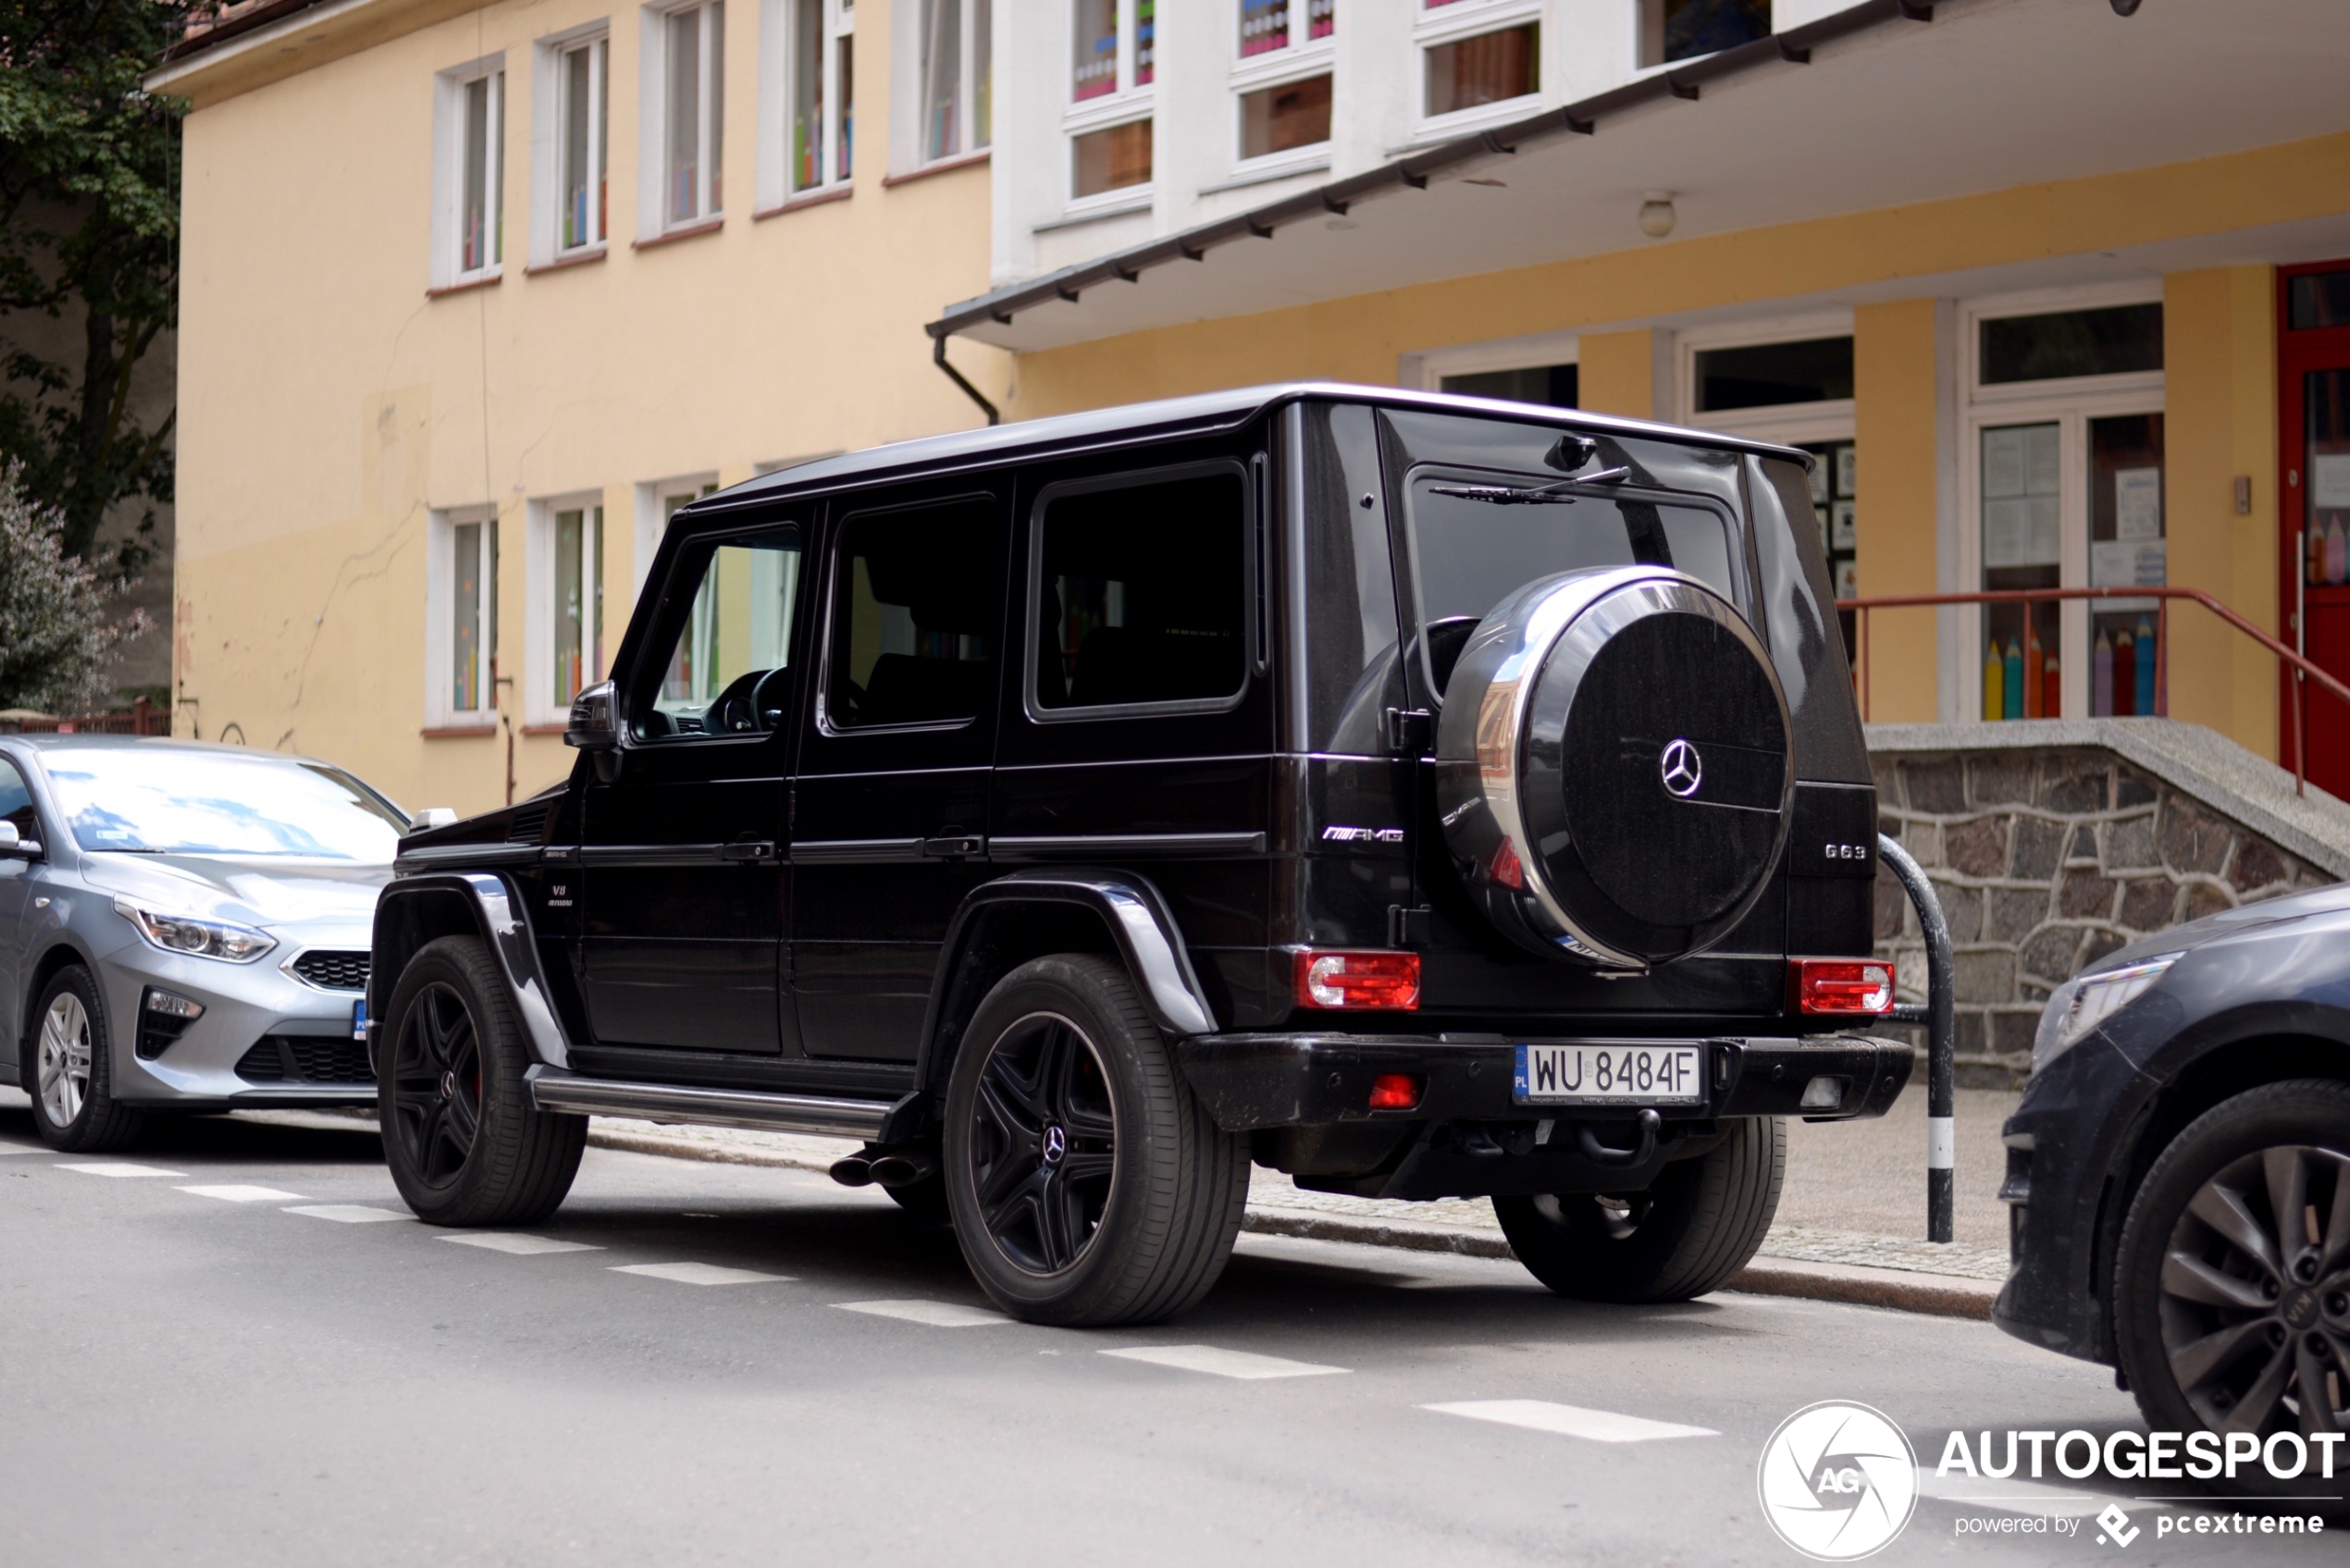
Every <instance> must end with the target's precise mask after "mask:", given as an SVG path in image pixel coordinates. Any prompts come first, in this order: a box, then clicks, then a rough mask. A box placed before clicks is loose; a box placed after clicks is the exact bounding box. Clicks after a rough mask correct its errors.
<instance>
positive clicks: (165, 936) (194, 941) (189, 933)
mask: <svg viewBox="0 0 2350 1568" xmlns="http://www.w3.org/2000/svg"><path fill="white" fill-rule="evenodd" d="M114 910H115V913H116V914H118V915H120V916H121V917H122V918H123V919H124V920H129V921H130V923H131V924H132V925H134V926H137V927H138V928H139V934H140V935H141V936H143V937H145V938H146V939H147V940H148V941H149V942H150V943H153V944H154V945H155V946H157V947H160V948H162V949H163V950H164V951H165V952H167V953H186V954H191V955H192V956H194V957H199V958H220V959H224V960H226V961H227V962H229V963H231V964H250V963H252V962H253V961H254V959H255V958H258V957H261V956H262V955H263V954H264V953H266V952H268V951H269V949H271V948H272V947H275V946H277V945H278V939H277V938H276V937H274V936H271V935H270V934H269V933H268V932H263V931H255V930H254V928H253V927H251V926H241V925H234V924H231V923H230V922H229V921H227V920H198V919H197V918H196V917H195V916H193V915H167V914H166V913H164V912H163V911H162V910H160V909H150V908H148V907H146V906H145V905H143V904H133V903H132V902H131V901H130V899H128V898H118V899H116V900H115V901H114Z"/></svg>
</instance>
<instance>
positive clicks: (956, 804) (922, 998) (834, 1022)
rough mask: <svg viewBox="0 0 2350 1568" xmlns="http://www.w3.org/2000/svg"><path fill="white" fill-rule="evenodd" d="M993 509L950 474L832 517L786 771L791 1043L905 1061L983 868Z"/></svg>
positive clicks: (1000, 577)
mask: <svg viewBox="0 0 2350 1568" xmlns="http://www.w3.org/2000/svg"><path fill="white" fill-rule="evenodd" d="M1008 532H1009V522H1008V512H1007V509H1006V506H1005V500H1004V498H1003V497H1002V496H1001V495H1000V494H998V493H996V492H995V491H992V490H985V491H973V490H972V489H971V488H964V487H959V488H956V489H955V490H952V491H949V492H947V493H945V494H939V493H935V492H933V493H927V494H924V493H909V494H907V495H904V496H902V497H894V498H890V499H888V500H883V501H879V502H877V503H874V504H869V505H865V506H861V507H860V509H859V510H857V511H855V512H848V513H847V514H846V515H845V516H843V517H841V518H840V520H839V521H838V523H837V524H836V525H835V526H834V528H833V530H832V544H831V547H830V549H829V551H828V569H827V576H826V600H825V602H826V606H827V615H826V633H825V649H824V659H823V668H822V670H821V671H820V672H819V674H818V679H819V682H820V684H821V685H820V690H819V692H818V695H817V701H816V702H815V703H813V704H812V705H811V708H812V712H811V715H810V721H809V723H808V727H807V729H806V731H805V733H804V735H803V736H802V740H801V748H800V762H799V771H798V776H797V778H796V779H795V781H794V784H793V808H792V820H793V823H794V826H793V833H792V844H793V849H792V860H793V865H792V879H793V896H792V909H793V912H792V948H791V994H792V998H793V1001H794V1003H795V1005H796V1006H797V1010H798V1019H799V1026H800V1030H801V1033H802V1036H803V1038H804V1040H805V1043H806V1047H807V1050H808V1054H809V1055H810V1056H851V1057H862V1058H865V1059H869V1060H880V1061H911V1060H912V1059H913V1057H914V1055H915V1051H916V1048H917V1046H918V1045H919V1043H920V1038H921V1020H922V1011H923V1007H924V1005H925V1004H926V1003H927V1001H928V999H929V995H930V986H931V977H932V974H933V972H934V970H935V969H936V968H937V965H938V952H939V948H940V945H942V944H943V942H944V941H945V938H946V925H947V921H948V920H950V919H951V918H952V917H953V915H954V912H955V907H956V906H957V905H958V904H959V903H961V902H962V899H963V895H965V894H966V893H968V892H969V891H970V890H971V887H972V886H973V885H975V884H976V883H978V882H979V881H980V879H981V878H982V877H983V876H984V875H985V874H986V870H987V867H986V861H985V855H986V847H985V846H986V835H987V793H988V775H989V772H990V769H991V766H992V764H993V762H994V760H995V743H996V708H997V705H998V702H999V696H1000V691H999V688H1000V674H1001V672H1002V669H1003V664H1004V659H1003V653H1004V598H1005V576H1006V572H1007V570H1008V567H1007V564H1006V553H1007V537H1008Z"/></svg>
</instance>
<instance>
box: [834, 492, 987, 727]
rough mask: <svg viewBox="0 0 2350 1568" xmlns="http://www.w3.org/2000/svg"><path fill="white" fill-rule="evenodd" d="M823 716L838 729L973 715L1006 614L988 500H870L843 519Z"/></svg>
mask: <svg viewBox="0 0 2350 1568" xmlns="http://www.w3.org/2000/svg"><path fill="white" fill-rule="evenodd" d="M833 591H834V595H835V599H834V609H833V647H832V661H831V675H830V682H831V684H830V686H829V688H828V690H827V692H826V694H825V695H826V702H825V717H826V718H827V719H828V720H829V721H830V722H831V723H832V725H833V727H834V728H835V729H841V730H856V729H872V728H876V727H878V726H882V725H887V724H937V723H951V722H958V721H961V720H967V719H971V718H975V717H977V716H978V715H979V714H980V713H981V712H982V711H983V710H985V708H986V706H987V703H988V701H989V698H990V685H989V679H988V673H989V672H990V671H991V670H992V669H994V667H995V663H994V661H995V653H996V648H995V644H996V638H997V637H998V636H1000V635H1001V631H1002V626H1003V591H1004V559H1003V543H1002V532H1001V528H1000V526H999V525H998V520H997V512H996V503H995V502H994V501H993V500H962V501H951V502H947V503H946V504H944V505H939V506H927V507H918V508H912V509H909V510H907V511H904V512H867V513H865V514H864V515H862V516H859V517H852V518H850V519H849V520H848V521H847V524H846V525H844V526H843V527H842V529H841V535H840V548H839V550H838V552H837V557H836V564H835V580H834V586H833Z"/></svg>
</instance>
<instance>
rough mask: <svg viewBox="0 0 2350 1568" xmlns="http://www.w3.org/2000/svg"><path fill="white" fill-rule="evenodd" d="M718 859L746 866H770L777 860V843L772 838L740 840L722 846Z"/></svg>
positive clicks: (719, 847)
mask: <svg viewBox="0 0 2350 1568" xmlns="http://www.w3.org/2000/svg"><path fill="white" fill-rule="evenodd" d="M718 858H720V859H721V860H733V861H736V862H738V863H740V864H744V865H752V866H763V865H768V864H771V863H773V861H774V860H775V858H776V855H775V841H774V840H773V839H772V838H738V839H736V840H735V842H734V843H732V844H722V845H720V846H718Z"/></svg>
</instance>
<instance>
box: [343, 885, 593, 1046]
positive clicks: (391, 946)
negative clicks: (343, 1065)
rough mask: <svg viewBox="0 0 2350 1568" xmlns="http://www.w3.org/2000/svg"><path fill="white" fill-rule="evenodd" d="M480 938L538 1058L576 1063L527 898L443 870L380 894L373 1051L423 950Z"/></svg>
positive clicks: (371, 1010) (372, 990)
mask: <svg viewBox="0 0 2350 1568" xmlns="http://www.w3.org/2000/svg"><path fill="white" fill-rule="evenodd" d="M461 934H462V935H470V936H478V937H479V938H481V940H482V941H483V942H484V943H486V944H487V945H489V954H490V957H492V958H493V959H495V960H496V961H497V964H498V969H499V972H500V973H501V974H502V975H504V977H505V980H506V989H507V991H508V993H509V994H511V995H512V996H513V1003H514V1011H515V1013H516V1014H517V1015H519V1016H520V1018H521V1019H522V1026H523V1039H524V1041H525V1042H526V1043H527V1045H528V1046H529V1049H530V1055H531V1058H532V1059H533V1060H534V1061H538V1062H543V1063H545V1064H546V1065H547V1066H549V1067H550V1068H569V1067H570V1066H571V1045H570V1042H569V1041H568V1040H566V1039H565V1038H564V1036H563V1024H562V1022H561V1020H559V1019H557V1018H556V1016H555V1009H554V1006H553V1004H552V1002H551V1000H550V997H549V995H548V993H547V983H546V980H545V977H544V976H543V975H542V974H541V973H540V972H539V969H538V943H537V942H536V941H535V940H534V939H533V937H532V934H531V930H530V916H529V912H528V911H527V910H526V908H525V907H524V906H523V901H522V897H521V895H520V894H519V893H517V892H516V891H515V889H514V887H513V884H512V883H508V882H507V881H506V879H505V878H503V877H501V876H497V875H494V874H492V873H491V872H489V871H437V872H431V873H427V874H426V875H422V876H408V877H400V878H397V879H395V880H394V881H392V882H391V883H389V884H387V885H386V886H385V888H384V890H383V892H382V893H380V894H378V895H377V897H376V922H375V936H374V953H373V956H372V957H371V959H370V961H369V964H368V972H367V1049H368V1054H369V1055H370V1056H377V1052H376V1031H377V1028H378V1027H379V1026H380V1025H381V1023H382V1021H383V1019H384V1016H385V1012H386V1008H387V1006H388V1005H389V1003H390V1000H391V994H392V992H393V991H395V990H397V989H398V988H399V984H400V976H401V973H402V971H403V970H404V969H407V967H408V960H409V959H410V958H412V957H415V954H416V950H417V949H418V948H420V947H422V946H423V945H425V944H426V943H427V942H430V941H432V940H433V939H434V938H436V937H440V936H453V935H461ZM377 1060H378V1061H379V1062H380V1060H381V1057H380V1056H377Z"/></svg>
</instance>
